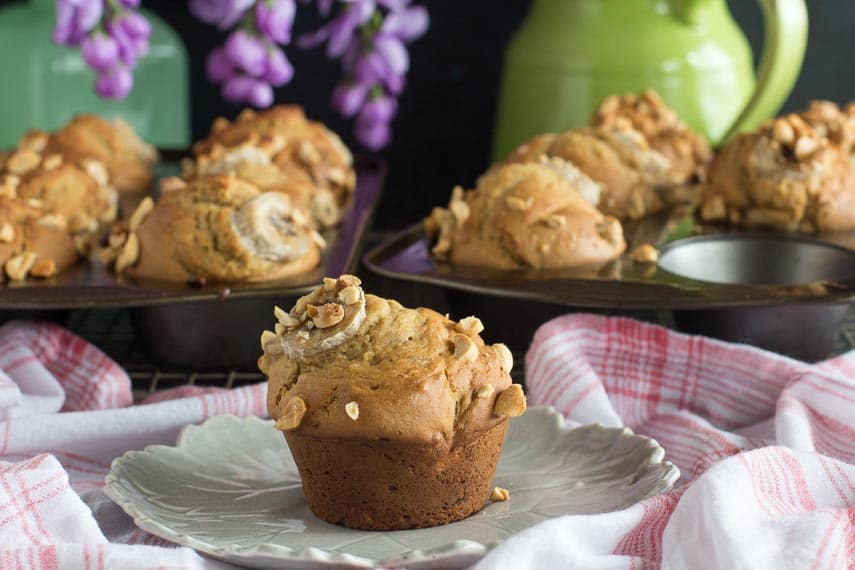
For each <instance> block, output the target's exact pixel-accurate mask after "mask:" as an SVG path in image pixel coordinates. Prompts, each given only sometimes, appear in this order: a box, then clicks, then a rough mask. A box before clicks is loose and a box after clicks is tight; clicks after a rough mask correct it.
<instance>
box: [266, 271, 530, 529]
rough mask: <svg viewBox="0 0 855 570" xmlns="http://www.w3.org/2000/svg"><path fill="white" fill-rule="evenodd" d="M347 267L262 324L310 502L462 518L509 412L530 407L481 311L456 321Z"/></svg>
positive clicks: (276, 392)
mask: <svg viewBox="0 0 855 570" xmlns="http://www.w3.org/2000/svg"><path fill="white" fill-rule="evenodd" d="M360 285H361V283H360V281H359V279H358V278H356V277H354V276H351V275H342V276H341V277H339V278H338V279H332V278H327V279H324V284H323V285H322V286H321V287H319V288H318V289H317V290H315V291H313V292H312V293H310V294H309V295H306V296H305V297H302V298H301V299H299V300H298V301H297V303H296V305H295V306H294V307H293V308H292V309H291V310H290V312H285V311H283V310H281V309H279V308H277V309H276V310H275V315H276V318H277V320H278V322H277V323H276V332H270V331H265V332H264V333H262V336H261V342H262V348H263V350H264V354H263V355H262V357H261V358H260V359H259V368H260V369H261V371H262V372H264V373H265V374H266V375H267V376H268V377H269V383H268V410H269V412H270V415H271V417H272V418H273V419H274V420H276V429H278V430H280V431H282V432H283V434H284V436H285V440H286V441H287V443H288V446H289V448H290V449H291V453H292V454H293V456H294V460H295V461H296V463H297V467H298V469H299V471H300V477H301V479H302V483H303V493H304V495H305V498H306V501H307V503H308V505H309V507H310V508H311V510H312V512H314V513H315V514H316V515H317V516H318V517H320V518H321V519H323V520H325V521H327V522H331V523H335V524H342V525H345V526H348V527H352V528H360V529H368V530H395V529H408V528H423V527H429V526H436V525H441V524H446V523H450V522H454V521H457V520H460V519H463V518H465V517H467V516H469V515H471V514H472V513H474V512H476V511H478V510H479V509H481V508H482V507H483V506H484V504H485V502H486V501H487V499H488V497H489V496H490V491H491V482H492V478H493V475H494V472H495V468H496V465H497V463H498V460H499V453H500V452H501V448H502V444H503V442H504V437H505V430H506V429H507V426H508V418H509V417H511V416H518V415H520V414H522V413H523V412H524V411H525V397H524V395H523V393H522V389H521V387H520V386H519V385H518V384H512V382H511V377H510V375H509V372H510V370H511V367H512V365H513V359H512V357H511V353H510V351H509V350H508V348H507V347H506V346H504V345H502V344H496V345H493V346H488V345H486V344H485V343H484V341H483V340H482V339H481V337H480V335H479V333H480V332H481V330H482V329H483V326H482V325H481V322H480V321H479V320H478V319H477V318H475V317H467V318H465V319H462V320H461V321H459V322H454V321H452V320H450V319H449V318H448V317H444V316H442V315H440V314H439V313H436V312H434V311H432V310H430V309H425V308H418V309H408V308H406V307H403V306H401V305H400V304H399V303H397V302H395V301H392V300H387V299H382V298H380V297H376V296H374V295H366V294H365V293H364V292H363V290H362V288H361V287H360Z"/></svg>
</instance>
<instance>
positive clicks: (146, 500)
mask: <svg viewBox="0 0 855 570" xmlns="http://www.w3.org/2000/svg"><path fill="white" fill-rule="evenodd" d="M272 425H273V423H272V422H270V421H264V420H260V419H258V418H254V417H249V418H238V417H235V416H218V417H215V418H212V419H210V420H208V421H207V422H205V423H204V424H202V425H200V426H189V427H187V428H186V429H185V430H184V431H183V432H182V433H181V435H180V436H179V438H178V443H177V445H176V447H167V446H162V445H157V446H150V447H148V448H146V450H145V451H131V452H128V453H126V454H125V455H124V456H122V457H120V458H118V459H116V460H115V461H114V462H113V466H112V470H111V471H110V474H109V475H108V476H107V481H106V492H107V494H108V495H109V496H110V497H111V498H112V499H113V500H114V501H116V502H117V503H118V504H119V505H120V506H121V507H122V508H123V509H124V510H125V511H126V512H127V513H128V514H130V515H131V516H133V517H134V520H135V521H136V523H137V525H139V526H140V527H141V528H143V529H144V530H147V531H148V532H151V533H153V534H156V535H158V536H160V537H162V538H165V539H167V540H171V541H173V542H176V543H178V544H182V545H186V546H190V547H192V548H195V549H196V550H199V551H201V552H203V553H206V554H209V555H211V556H212V557H215V558H219V559H222V560H226V561H229V562H232V563H235V564H241V565H244V566H249V567H255V568H320V567H329V566H350V567H373V566H391V567H398V566H406V567H407V568H412V569H416V568H419V569H422V568H437V567H442V568H459V567H464V566H467V565H469V564H472V563H473V562H475V561H476V560H477V559H478V558H480V557H481V556H482V555H483V554H484V553H485V552H487V550H489V549H490V548H492V547H493V546H495V545H496V544H498V543H499V542H500V541H502V540H503V539H505V538H507V537H508V536H510V535H512V534H514V533H517V532H519V531H521V530H523V529H525V528H527V527H530V526H532V525H534V524H537V523H538V522H540V521H543V520H545V519H548V518H551V517H557V516H560V515H566V514H591V513H604V512H608V511H614V510H618V509H623V508H626V507H628V506H630V505H632V504H634V503H636V502H638V501H640V500H642V499H645V498H647V497H652V496H654V495H656V494H659V493H662V492H664V491H667V490H669V489H670V488H671V487H672V486H673V484H674V482H675V481H676V480H677V478H678V477H679V471H678V470H677V468H676V467H674V466H673V465H671V464H670V463H669V462H667V461H663V457H664V454H665V452H664V451H663V449H662V448H661V447H660V446H659V444H658V443H657V442H656V441H654V440H652V439H649V438H646V437H642V436H638V435H634V434H633V433H632V432H631V431H629V430H628V429H619V428H605V427H602V426H597V425H591V426H583V427H578V428H575V429H570V428H567V427H565V424H564V422H563V419H562V418H561V416H560V415H559V414H558V413H557V412H555V411H554V410H553V409H552V408H543V407H538V408H531V409H529V411H528V412H526V414H525V415H523V416H522V417H520V418H516V419H514V420H512V421H511V424H510V428H509V430H508V435H507V440H506V443H505V447H504V450H503V452H502V457H501V460H500V462H499V467H498V470H497V473H496V478H495V484H496V485H499V486H502V487H506V488H508V489H509V490H510V493H511V499H510V501H509V502H506V503H488V504H487V506H486V507H485V508H484V509H483V510H482V511H480V512H478V513H476V514H474V515H472V516H470V517H469V518H467V519H465V520H463V521H460V522H457V523H453V524H450V525H445V526H440V527H435V528H429V529H420V530H410V531H395V532H368V531H358V530H350V529H347V528H344V527H339V526H335V525H331V524H327V523H325V522H323V521H321V520H320V519H318V518H316V517H315V516H314V515H312V513H311V512H310V511H309V509H308V507H307V506H306V503H305V502H304V500H303V495H302V491H301V489H300V477H299V475H298V473H297V468H296V466H295V464H294V460H293V459H292V457H291V454H290V453H289V452H288V448H287V446H286V444H285V441H284V438H283V437H282V435H281V434H280V433H279V432H277V431H276V430H275V429H273V427H272Z"/></svg>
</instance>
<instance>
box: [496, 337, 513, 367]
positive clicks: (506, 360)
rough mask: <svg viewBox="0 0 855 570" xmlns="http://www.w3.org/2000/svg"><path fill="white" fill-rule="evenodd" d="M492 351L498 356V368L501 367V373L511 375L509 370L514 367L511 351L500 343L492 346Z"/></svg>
mask: <svg viewBox="0 0 855 570" xmlns="http://www.w3.org/2000/svg"><path fill="white" fill-rule="evenodd" d="M492 349H493V350H495V351H496V353H497V354H498V355H499V360H500V366H501V367H502V371H503V372H506V373H507V374H510V373H511V370H512V369H513V367H514V355H513V354H512V353H511V349H510V348H508V347H507V345H505V344H502V343H501V342H497V343H496V344H494V345H493V346H492Z"/></svg>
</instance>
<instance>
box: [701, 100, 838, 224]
mask: <svg viewBox="0 0 855 570" xmlns="http://www.w3.org/2000/svg"><path fill="white" fill-rule="evenodd" d="M853 174H855V173H853V168H852V165H851V163H850V160H849V157H848V155H847V154H846V153H845V152H843V150H841V148H840V147H839V146H837V145H836V144H833V143H832V142H831V140H830V139H829V138H827V137H825V136H822V135H820V134H819V133H818V132H817V131H816V130H815V129H814V128H813V127H811V126H810V125H808V124H807V122H806V121H805V120H804V119H803V118H802V117H801V116H800V115H799V114H791V115H787V116H785V117H780V118H777V119H774V120H772V121H768V122H766V123H765V124H763V125H761V126H760V127H759V128H758V129H757V131H755V132H753V133H746V134H742V135H739V136H737V137H736V138H735V139H733V140H732V141H731V142H730V143H728V144H727V145H726V146H725V148H724V149H722V151H721V152H720V153H719V155H718V156H717V157H716V158H715V159H714V160H713V163H712V164H711V166H710V169H709V180H708V181H707V183H706V185H705V188H704V194H703V202H702V204H701V209H700V214H701V218H702V219H704V220H707V221H724V222H730V223H734V224H741V225H745V226H749V227H758V226H759V227H770V228H775V229H780V230H787V231H793V230H798V231H804V232H813V231H836V230H846V229H851V228H855V175H853Z"/></svg>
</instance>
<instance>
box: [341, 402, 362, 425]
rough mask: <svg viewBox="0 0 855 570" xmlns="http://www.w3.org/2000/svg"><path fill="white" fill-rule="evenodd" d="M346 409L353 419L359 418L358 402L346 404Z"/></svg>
mask: <svg viewBox="0 0 855 570" xmlns="http://www.w3.org/2000/svg"><path fill="white" fill-rule="evenodd" d="M344 411H345V413H347V416H348V417H349V418H350V419H352V420H353V421H356V420H358V419H359V404H357V403H356V402H348V403H347V404H346V405H345V406H344Z"/></svg>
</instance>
